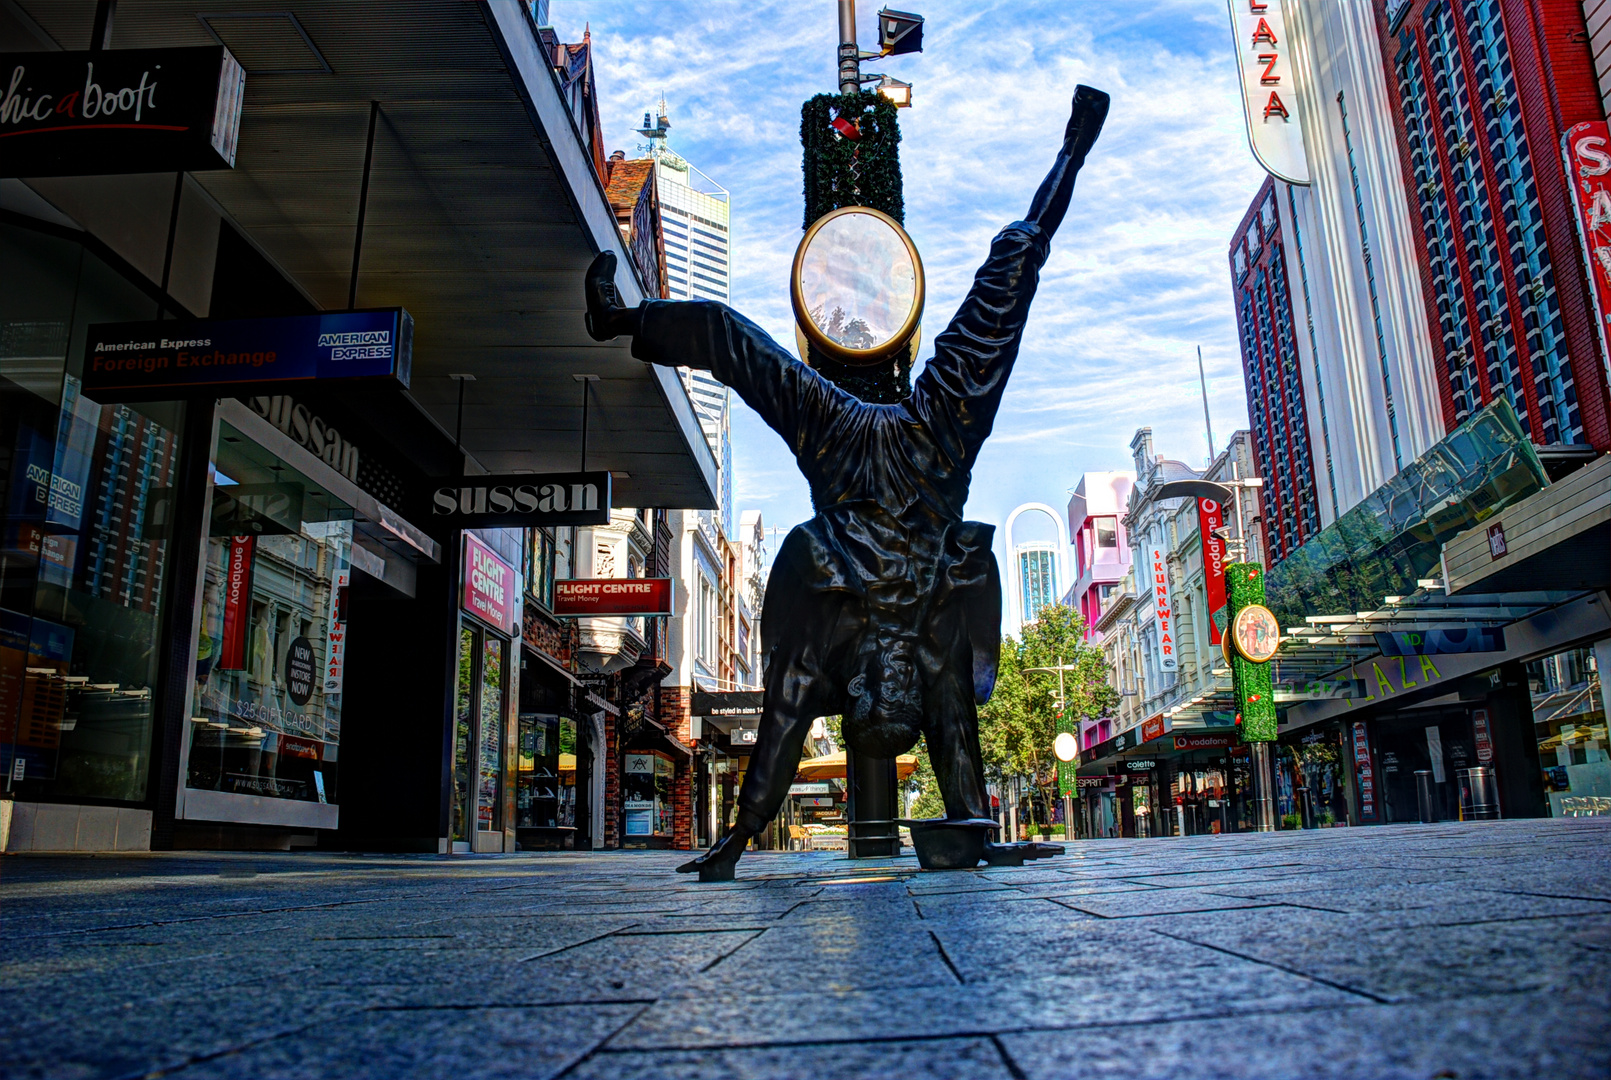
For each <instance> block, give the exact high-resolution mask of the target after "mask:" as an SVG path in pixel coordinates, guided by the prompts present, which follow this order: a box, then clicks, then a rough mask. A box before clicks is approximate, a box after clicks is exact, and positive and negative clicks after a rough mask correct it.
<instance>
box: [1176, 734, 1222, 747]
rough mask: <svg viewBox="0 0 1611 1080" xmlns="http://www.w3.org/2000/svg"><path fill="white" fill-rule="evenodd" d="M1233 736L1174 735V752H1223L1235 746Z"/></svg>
mask: <svg viewBox="0 0 1611 1080" xmlns="http://www.w3.org/2000/svg"><path fill="white" fill-rule="evenodd" d="M1235 743H1236V737H1235V736H1234V735H1176V736H1175V749H1176V750H1223V749H1225V748H1226V747H1227V746H1232V745H1235Z"/></svg>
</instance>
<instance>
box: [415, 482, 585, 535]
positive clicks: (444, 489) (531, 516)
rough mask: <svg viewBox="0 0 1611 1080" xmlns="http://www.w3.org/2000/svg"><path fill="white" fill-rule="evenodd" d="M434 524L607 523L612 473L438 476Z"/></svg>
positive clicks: (466, 526)
mask: <svg viewBox="0 0 1611 1080" xmlns="http://www.w3.org/2000/svg"><path fill="white" fill-rule="evenodd" d="M429 516H430V523H431V524H432V525H441V526H446V527H449V528H455V529H496V528H508V527H519V526H533V525H608V524H609V523H610V474H609V473H608V472H585V473H511V474H509V475H507V476H461V477H458V478H457V479H453V480H439V481H437V486H436V488H435V489H434V490H433V491H432V492H431V506H430V515H429Z"/></svg>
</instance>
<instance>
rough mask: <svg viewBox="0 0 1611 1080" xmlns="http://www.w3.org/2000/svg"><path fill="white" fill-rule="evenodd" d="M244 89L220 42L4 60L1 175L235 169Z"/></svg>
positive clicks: (0, 62) (0, 68)
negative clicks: (171, 47)
mask: <svg viewBox="0 0 1611 1080" xmlns="http://www.w3.org/2000/svg"><path fill="white" fill-rule="evenodd" d="M245 92H246V73H245V71H243V70H242V69H241V66H240V64H238V63H237V62H236V61H235V58H234V57H233V56H231V55H230V54H229V50H228V49H226V48H224V47H223V46H222V45H204V46H201V47H200V48H185V49H116V50H112V51H105V52H58V53H48V52H29V53H4V54H0V176H7V177H10V176H93V175H102V174H109V173H141V172H168V173H172V172H195V171H198V170H202V169H230V168H234V166H235V149H236V144H237V143H238V142H239V139H240V124H241V101H242V99H243V97H244V95H245Z"/></svg>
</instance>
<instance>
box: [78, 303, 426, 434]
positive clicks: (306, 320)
mask: <svg viewBox="0 0 1611 1080" xmlns="http://www.w3.org/2000/svg"><path fill="white" fill-rule="evenodd" d="M413 345H414V320H413V319H412V318H410V317H409V314H408V312H406V311H404V310H403V309H402V308H382V309H379V310H375V311H341V312H331V313H327V314H323V315H292V316H288V317H286V318H280V319H227V320H212V319H198V320H194V321H191V322H144V323H99V324H96V325H93V326H91V327H90V328H89V336H88V339H87V341H86V343H85V349H84V379H83V392H84V396H85V397H87V398H90V399H91V400H94V401H99V402H102V403H106V402H111V401H138V400H141V399H146V400H151V399H159V398H167V397H184V396H187V393H188V392H189V391H193V390H194V391H209V390H210V389H211V388H214V387H227V388H229V389H230V390H238V389H240V388H242V387H244V386H249V385H271V384H274V383H284V382H292V381H301V380H309V379H318V380H320V381H331V380H339V381H340V382H341V383H342V384H353V383H380V384H386V383H395V384H400V385H402V386H404V387H406V386H408V380H409V370H410V367H411V365H412V361H413ZM293 412H294V410H293Z"/></svg>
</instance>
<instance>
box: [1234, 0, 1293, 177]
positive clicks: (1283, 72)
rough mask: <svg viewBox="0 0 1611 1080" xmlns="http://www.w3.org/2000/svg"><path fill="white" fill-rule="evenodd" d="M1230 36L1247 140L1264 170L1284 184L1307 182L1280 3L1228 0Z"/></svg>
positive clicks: (1266, 0)
mask: <svg viewBox="0 0 1611 1080" xmlns="http://www.w3.org/2000/svg"><path fill="white" fill-rule="evenodd" d="M1230 5H1231V35H1232V37H1233V38H1234V40H1235V42H1236V64H1237V67H1238V68H1239V69H1240V70H1241V75H1242V105H1243V111H1244V113H1245V115H1246V118H1247V141H1248V144H1249V145H1250V146H1251V147H1252V149H1253V157H1254V159H1255V160H1257V161H1258V163H1259V164H1260V165H1262V166H1263V167H1264V171H1265V172H1268V173H1269V174H1270V175H1271V176H1273V177H1275V178H1276V179H1277V180H1285V181H1286V182H1287V183H1289V184H1307V183H1308V182H1309V159H1308V157H1307V156H1306V155H1305V154H1304V150H1303V127H1302V125H1301V124H1299V122H1298V100H1297V94H1296V90H1295V87H1294V86H1293V85H1292V61H1291V52H1292V43H1291V41H1290V40H1289V39H1288V37H1287V23H1286V17H1285V16H1284V15H1283V14H1282V9H1281V5H1282V0H1230Z"/></svg>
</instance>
